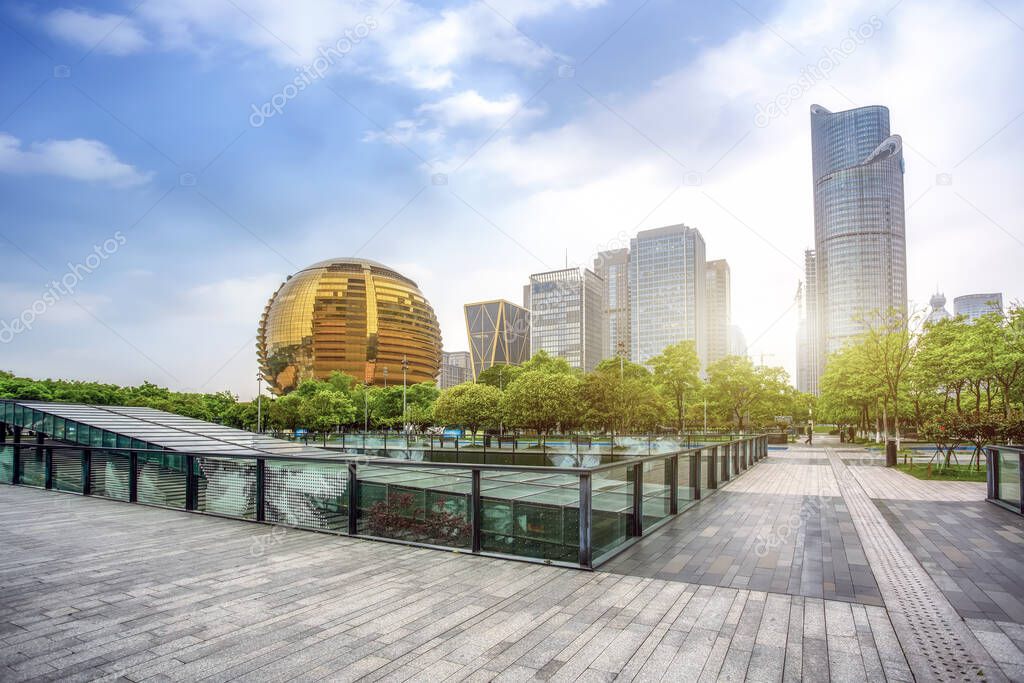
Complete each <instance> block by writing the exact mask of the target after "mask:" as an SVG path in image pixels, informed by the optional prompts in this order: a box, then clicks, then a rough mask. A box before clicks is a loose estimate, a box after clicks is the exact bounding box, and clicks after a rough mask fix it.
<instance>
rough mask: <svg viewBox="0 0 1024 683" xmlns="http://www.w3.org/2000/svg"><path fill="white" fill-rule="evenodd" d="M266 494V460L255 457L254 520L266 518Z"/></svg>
mask: <svg viewBox="0 0 1024 683" xmlns="http://www.w3.org/2000/svg"><path fill="white" fill-rule="evenodd" d="M266 496H267V461H266V460H264V459H263V458H256V521H257V522H263V521H266V519H267V516H266V515H267V513H266Z"/></svg>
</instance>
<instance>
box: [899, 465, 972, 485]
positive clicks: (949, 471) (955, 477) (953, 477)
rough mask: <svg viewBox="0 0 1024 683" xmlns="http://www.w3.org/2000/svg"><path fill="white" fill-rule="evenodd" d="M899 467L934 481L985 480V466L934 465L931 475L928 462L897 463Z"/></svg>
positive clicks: (901, 469) (914, 475) (916, 475)
mask: <svg viewBox="0 0 1024 683" xmlns="http://www.w3.org/2000/svg"><path fill="white" fill-rule="evenodd" d="M896 467H897V469H899V470H900V471H901V472H906V473H907V474H909V475H910V476H912V477H917V478H918V479H931V480H934V481H981V482H983V481H985V476H986V474H985V468H984V467H981V468H980V469H974V467H973V466H968V465H956V464H953V465H950V466H949V467H944V468H942V469H939V468H937V467H935V465H934V464H933V465H932V471H931V474H930V475H929V472H928V465H927V464H926V463H920V464H917V465H903V464H898V465H896Z"/></svg>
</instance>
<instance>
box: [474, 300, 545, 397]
mask: <svg viewBox="0 0 1024 683" xmlns="http://www.w3.org/2000/svg"><path fill="white" fill-rule="evenodd" d="M463 308H464V311H465V315H466V335H467V337H468V338H469V355H470V361H471V362H470V370H471V372H472V376H471V377H470V379H473V380H476V378H477V377H479V376H480V373H481V372H483V371H484V370H486V369H488V368H490V367H493V366H495V365H520V364H521V363H525V362H526V361H528V360H529V359H530V313H529V311H527V310H526V309H525V308H523V307H522V306H517V305H515V304H514V303H512V302H511V301H505V300H504V299H498V300H495V301H480V302H477V303H471V304H466V305H465V306H464V307H463Z"/></svg>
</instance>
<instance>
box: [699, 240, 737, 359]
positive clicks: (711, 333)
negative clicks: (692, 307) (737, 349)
mask: <svg viewBox="0 0 1024 683" xmlns="http://www.w3.org/2000/svg"><path fill="white" fill-rule="evenodd" d="M705 277H706V284H705V293H706V296H707V303H706V304H705V310H706V312H707V339H708V364H711V363H714V362H715V361H716V360H721V359H722V358H725V357H726V356H728V355H730V348H729V326H730V325H731V324H732V289H731V287H732V286H731V284H730V279H731V276H730V273H729V264H728V262H726V260H725V259H718V260H716V261H708V262H707V264H706V265H705Z"/></svg>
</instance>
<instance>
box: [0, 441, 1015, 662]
mask: <svg viewBox="0 0 1024 683" xmlns="http://www.w3.org/2000/svg"><path fill="white" fill-rule="evenodd" d="M836 445H838V444H836ZM894 475H895V476H897V477H903V478H904V481H902V482H900V481H896V482H893V481H892V480H891V478H892V477H893V476H894ZM914 482H917V480H912V481H911V480H910V478H909V477H906V475H902V474H900V473H895V472H892V471H889V470H886V469H884V468H882V467H878V466H877V463H876V462H875V456H869V455H867V454H866V452H865V451H863V450H844V451H839V450H838V449H835V450H833V449H829V450H826V449H823V448H803V447H800V448H791V449H790V450H788V451H785V452H773V454H772V455H771V456H770V457H769V458H768V460H767V462H765V463H763V464H760V465H758V466H757V467H755V468H754V469H752V470H751V471H749V472H747V473H745V474H743V475H742V476H741V477H739V478H738V479H736V480H734V481H733V482H731V483H730V484H728V485H727V486H726V487H725V488H723V490H722V491H720V492H719V493H718V494H716V495H714V496H712V497H711V498H709V499H708V500H706V501H704V502H702V503H700V504H699V505H697V506H696V507H694V508H693V509H691V510H690V511H688V512H686V513H685V514H683V515H682V516H681V517H679V518H678V519H676V520H673V522H672V523H671V524H670V525H668V526H667V527H664V528H663V529H661V530H659V531H658V532H655V533H654V534H652V535H651V536H650V537H648V538H646V539H644V540H643V541H642V542H640V543H638V544H637V545H636V546H634V547H633V548H631V549H630V550H629V551H628V552H627V553H626V554H624V555H623V556H620V557H619V558H617V559H616V560H614V561H613V562H612V563H610V564H609V565H607V566H606V567H604V568H603V569H604V571H599V572H593V573H587V572H582V571H577V570H570V569H560V568H554V567H545V566H539V565H530V564H522V563H516V562H508V561H501V560H492V559H488V558H481V557H469V556H465V555H459V554H456V553H444V552H439V551H432V550H420V549H415V548H410V547H406V546H398V545H390V544H386V543H375V542H368V541H360V540H352V539H347V538H344V537H336V536H330V535H324V534H316V533H310V532H300V531H289V530H285V529H282V528H277V527H267V526H261V525H254V524H249V523H245V522H238V521H232V520H225V519H218V518H213V517H205V516H201V515H194V514H188V513H182V512H175V511H171V510H162V509H156V508H147V507H142V506H129V505H125V504H122V503H115V502H110V501H105V500H101V499H95V498H80V497H76V496H69V495H62V494H57V493H52V492H42V491H38V490H31V489H26V488H11V487H7V486H0V549H2V550H3V552H2V553H0V586H2V587H3V590H2V591H0V680H3V681H15V680H28V679H42V680H57V679H61V680H69V679H70V680H75V679H78V680H92V679H96V678H105V679H108V680H116V679H123V680H133V681H140V680H168V679H173V680H208V681H219V680H230V679H236V678H246V679H248V680H282V681H283V680H291V679H301V680H315V679H317V678H327V679H331V680H355V679H364V680H393V681H399V680H403V681H404V680H423V681H428V680H429V681H437V680H441V679H451V680H529V679H543V680H555V681H570V680H611V679H620V680H658V679H661V678H667V679H670V680H718V679H729V680H743V679H744V678H746V679H748V680H798V679H800V678H805V679H807V680H825V679H827V678H831V679H832V680H883V679H884V680H912V676H911V669H913V671H914V674H915V675H916V677H917V679H918V680H939V679H958V680H962V679H970V680H1003V679H1004V678H1006V679H1012V680H1022V679H1024V654H1022V650H1024V607H1022V606H1021V602H1020V601H1021V600H1022V599H1024V591H1022V590H1021V589H1020V588H1019V577H1020V576H1024V572H1022V570H1024V567H1022V566H1021V561H1022V558H1024V553H1022V552H1021V551H1022V547H1021V546H1022V545H1024V520H1021V518H1019V517H1017V516H1015V515H1012V514H1011V513H1008V512H1004V511H1003V510H1001V509H999V508H996V507H995V506H993V505H990V504H988V503H984V502H983V501H981V500H979V497H980V498H983V497H984V491H983V490H982V491H981V493H980V494H977V493H976V492H972V491H971V487H967V488H966V489H964V487H963V486H960V485H957V486H955V487H953V486H945V485H943V484H940V483H931V482H920V483H919V484H914ZM901 484H902V485H901ZM921 485H923V487H922V486H921ZM903 491H907V492H914V491H916V493H914V495H913V496H912V497H910V498H906V499H895V498H887V499H882V498H876V497H873V495H874V494H877V493H879V492H881V493H886V492H896V493H899V492H903ZM971 496H974V500H973V501H972V500H964V497H967V498H970V497H971ZM880 548H883V549H884V553H882V554H880V552H879V550H880ZM893 563H897V564H898V567H897V566H896V565H894V564H893ZM894 567H896V569H897V571H895V572H894V571H893V568H894ZM903 580H905V581H907V582H908V584H907V585H906V586H899V585H896V584H897V583H898V582H899V581H903ZM1015 582H1016V584H1017V585H1015ZM915 600H916V601H919V602H920V603H921V604H917V603H916V602H915ZM924 603H927V604H924ZM959 617H964V618H965V619H966V621H962V620H960V618H959ZM929 620H931V621H929ZM922 639H923V640H924V642H925V643H927V642H928V641H929V640H931V641H934V642H933V643H932V644H930V645H927V647H928V648H931V649H930V650H929V649H926V646H924V645H921V644H920V643H918V642H917V641H919V640H922ZM943 640H945V641H946V642H945V643H943ZM901 643H902V646H901ZM940 648H946V649H947V650H949V651H950V652H952V653H954V654H953V656H952V658H951V659H949V665H948V666H947V665H946V661H945V660H942V659H940V658H939V657H938V656H931V655H930V654H928V653H932V652H938V651H939V649H940ZM905 652H907V653H909V654H910V661H909V663H908V659H907V656H906V655H905V654H904V653H905ZM922 653H925V654H927V655H928V656H922ZM943 656H945V655H943ZM994 662H998V664H996V663H994ZM940 664H941V666H939V665H940ZM958 667H959V668H958ZM978 670H980V671H981V674H982V675H978Z"/></svg>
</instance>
